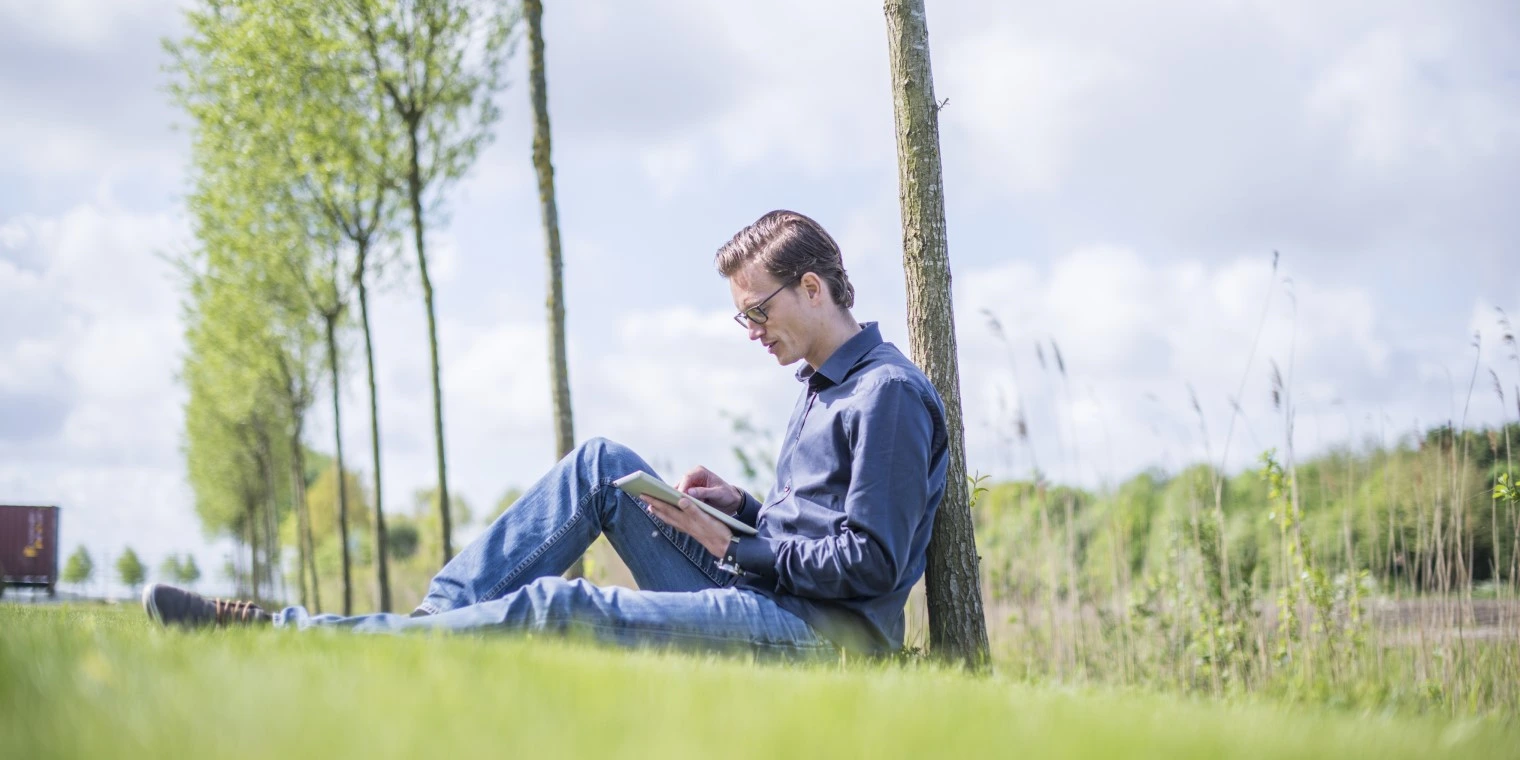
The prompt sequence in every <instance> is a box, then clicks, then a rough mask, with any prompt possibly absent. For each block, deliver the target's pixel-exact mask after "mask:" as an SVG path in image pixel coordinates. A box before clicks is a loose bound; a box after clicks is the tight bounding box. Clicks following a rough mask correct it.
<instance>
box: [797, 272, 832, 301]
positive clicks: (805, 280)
mask: <svg viewBox="0 0 1520 760" xmlns="http://www.w3.org/2000/svg"><path fill="white" fill-rule="evenodd" d="M798 284H799V285H801V286H802V292H803V293H804V294H805V295H807V297H808V300H809V301H811V300H813V299H814V297H816V296H821V297H823V298H828V297H829V286H828V285H826V284H824V282H823V278H822V277H819V276H818V275H817V274H815V273H813V272H806V273H804V274H803V275H802V281H801V282H799V283H798Z"/></svg>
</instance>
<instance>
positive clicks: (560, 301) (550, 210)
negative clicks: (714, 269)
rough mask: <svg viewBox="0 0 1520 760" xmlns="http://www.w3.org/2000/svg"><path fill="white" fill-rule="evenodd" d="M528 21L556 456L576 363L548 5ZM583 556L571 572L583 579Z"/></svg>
mask: <svg viewBox="0 0 1520 760" xmlns="http://www.w3.org/2000/svg"><path fill="white" fill-rule="evenodd" d="M523 16H524V17H525V18H526V19H527V22H528V92H529V95H530V97H531V99H532V101H533V169H534V171H535V172H536V173H537V174H538V205H539V209H540V211H542V216H543V221H544V243H545V253H546V255H547V257H548V262H547V263H548V270H549V297H548V301H547V302H546V304H545V306H546V307H547V309H548V312H549V393H550V400H551V402H552V404H553V413H554V458H555V459H560V458H563V457H564V456H565V455H566V454H568V453H570V449H571V448H572V447H574V446H575V421H574V418H573V417H572V415H571V412H570V365H569V362H568V361H567V359H566V357H565V277H564V269H565V267H564V259H563V257H562V256H561V254H560V246H559V205H558V203H557V202H556V201H555V196H554V163H553V162H552V161H551V160H550V157H551V153H550V139H549V138H550V132H549V84H548V80H547V77H546V76H545V74H544V27H543V23H544V5H543V2H542V0H524V2H523ZM584 569H585V568H584V565H583V564H582V560H581V559H580V558H577V559H576V560H575V565H574V566H572V567H571V568H570V571H569V572H568V573H566V575H568V576H569V577H571V578H579V577H580V576H581V575H582V574H583V572H584Z"/></svg>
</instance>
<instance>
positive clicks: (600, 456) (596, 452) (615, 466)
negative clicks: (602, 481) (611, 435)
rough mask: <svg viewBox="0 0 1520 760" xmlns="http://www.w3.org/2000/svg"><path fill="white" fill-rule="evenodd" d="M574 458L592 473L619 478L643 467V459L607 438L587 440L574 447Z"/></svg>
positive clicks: (631, 450)
mask: <svg viewBox="0 0 1520 760" xmlns="http://www.w3.org/2000/svg"><path fill="white" fill-rule="evenodd" d="M574 454H575V457H576V459H577V460H578V461H579V462H580V463H581V464H583V465H584V466H586V467H588V468H590V469H591V471H593V472H598V473H601V474H602V475H603V476H605V477H613V478H620V477H622V476H624V475H627V474H628V473H630V472H633V471H634V470H637V469H640V468H641V467H643V466H644V465H643V461H644V460H643V459H641V458H639V455H638V454H635V453H633V449H630V448H628V447H627V446H624V445H623V444H621V443H618V442H617V441H613V440H610V439H607V438H600V437H598V438H588V439H587V440H585V441H583V442H582V443H581V444H580V445H579V446H576V447H575V452H574Z"/></svg>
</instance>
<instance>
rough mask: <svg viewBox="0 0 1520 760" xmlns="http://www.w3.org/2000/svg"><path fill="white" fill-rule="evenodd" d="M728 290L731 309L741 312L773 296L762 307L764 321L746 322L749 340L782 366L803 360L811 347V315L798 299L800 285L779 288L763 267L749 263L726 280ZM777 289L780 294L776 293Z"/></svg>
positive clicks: (803, 302) (804, 302)
mask: <svg viewBox="0 0 1520 760" xmlns="http://www.w3.org/2000/svg"><path fill="white" fill-rule="evenodd" d="M728 288H729V290H730V291H731V292H732V293H733V296H734V308H736V309H738V310H739V311H741V312H743V311H745V310H746V309H749V308H750V307H752V306H754V305H756V304H758V303H760V302H761V301H765V298H766V296H770V295H771V294H772V293H775V295H774V296H772V297H771V299H770V300H769V301H765V305H764V306H763V307H762V308H764V310H765V321H764V322H755V321H753V320H751V321H750V324H749V339H750V340H758V341H760V343H761V345H763V346H765V349H766V351H768V352H769V353H770V354H771V355H772V356H775V357H776V361H777V363H779V364H781V365H782V366H786V365H788V364H792V363H794V362H796V361H797V360H799V359H802V358H803V357H805V356H807V353H808V349H809V348H811V346H812V337H813V329H812V328H811V324H812V321H813V320H812V319H811V317H812V316H813V315H811V314H810V311H811V310H810V309H808V308H807V307H808V305H809V304H808V301H807V299H806V298H803V297H802V295H801V291H802V289H803V286H802V285H800V284H794V285H790V286H788V287H785V288H782V287H781V282H780V281H779V280H777V279H776V278H775V277H773V276H771V274H770V273H769V272H767V271H765V267H764V266H762V265H761V264H759V263H757V262H751V263H750V264H749V265H747V266H745V267H744V268H743V269H741V270H739V271H738V272H735V273H734V275H733V276H732V277H730V278H728ZM777 288H780V289H781V292H779V293H776V290H777Z"/></svg>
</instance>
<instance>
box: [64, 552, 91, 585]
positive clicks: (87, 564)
mask: <svg viewBox="0 0 1520 760" xmlns="http://www.w3.org/2000/svg"><path fill="white" fill-rule="evenodd" d="M94 575H95V561H94V560H92V559H90V553H89V551H87V550H86V549H85V548H84V547H83V546H80V547H79V548H77V549H75V550H74V553H73V554H70V555H69V561H68V563H66V564H65V565H64V566H63V582H64V583H72V584H74V585H75V586H83V585H84V584H86V583H89V582H90V578H91V577H93V576H94Z"/></svg>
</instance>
